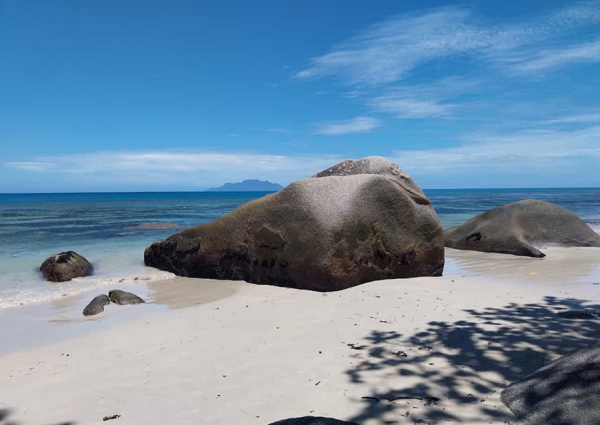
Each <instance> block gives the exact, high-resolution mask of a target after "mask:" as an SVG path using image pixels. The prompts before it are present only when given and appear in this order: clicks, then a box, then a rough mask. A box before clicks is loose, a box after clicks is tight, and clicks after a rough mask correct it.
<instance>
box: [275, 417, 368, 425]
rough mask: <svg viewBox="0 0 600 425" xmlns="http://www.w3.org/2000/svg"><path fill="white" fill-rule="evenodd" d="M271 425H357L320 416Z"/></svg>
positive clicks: (293, 419)
mask: <svg viewBox="0 0 600 425" xmlns="http://www.w3.org/2000/svg"><path fill="white" fill-rule="evenodd" d="M270 425H357V424H356V423H354V422H344V421H339V420H337V419H332V418H322V417H318V416H304V417H302V418H291V419H284V420H282V421H277V422H273V423H272V424H270Z"/></svg>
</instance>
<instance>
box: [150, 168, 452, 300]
mask: <svg viewBox="0 0 600 425" xmlns="http://www.w3.org/2000/svg"><path fill="white" fill-rule="evenodd" d="M355 163H357V164H358V165H356V166H353V165H352V164H355ZM342 164H346V165H343V166H342V165H341V164H338V166H336V167H332V168H331V169H329V170H325V171H324V172H323V173H319V174H317V175H316V176H315V177H314V178H308V179H303V180H298V181H295V182H293V183H292V184H290V185H289V186H287V187H286V188H284V189H283V190H281V191H279V192H277V193H274V194H271V195H267V196H265V197H263V198H260V199H257V200H254V201H252V202H249V203H247V204H245V205H242V206H241V207H239V208H237V209H236V210H235V211H233V212H231V213H229V214H227V215H225V216H223V217H221V218H219V219H217V220H215V221H213V222H211V223H207V224H204V225H201V226H196V227H191V228H188V229H186V230H183V231H181V232H179V233H176V234H175V235H173V236H171V237H169V238H167V239H166V240H164V241H162V242H156V243H153V244H152V245H151V246H150V247H148V248H147V249H146V251H145V253H144V261H145V263H146V265H148V266H151V267H156V268H159V269H162V270H167V271H170V272H173V273H175V274H177V275H180V276H191V277H202V278H210V279H231V280H245V281H247V282H254V283H262V284H270V285H278V286H287V287H292V288H300V289H310V290H316V291H335V290H340V289H345V288H349V287H352V286H356V285H359V284H361V283H365V282H370V281H373V280H379V279H391V278H408V277H416V276H439V275H441V274H442V270H443V266H444V235H443V228H442V226H441V223H440V221H439V219H438V217H437V215H436V213H435V211H434V209H433V206H432V205H431V202H429V200H428V199H427V198H426V197H425V195H424V194H423V192H422V191H421V189H420V188H419V187H418V186H417V185H416V183H414V182H413V181H412V179H410V177H408V176H407V175H406V174H405V173H403V172H402V171H401V170H400V169H399V168H398V166H396V165H395V164H393V163H392V162H390V161H388V160H386V159H384V158H377V157H374V158H366V159H364V160H360V161H355V162H350V163H349V162H348V161H345V162H344V163H342ZM348 164H349V165H348ZM344 169H345V170H346V171H344ZM361 173H363V174H361Z"/></svg>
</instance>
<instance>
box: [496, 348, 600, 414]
mask: <svg viewBox="0 0 600 425" xmlns="http://www.w3.org/2000/svg"><path fill="white" fill-rule="evenodd" d="M599 400H600V344H598V345H593V346H591V347H588V348H584V349H583V350H579V351H576V352H575V353H573V354H570V355H568V356H564V357H561V358H560V359H558V360H556V361H554V362H552V363H550V364H548V365H546V366H544V367H542V368H541V369H538V370H537V371H535V372H533V373H532V374H530V375H528V376H526V377H524V378H523V379H521V380H520V381H517V382H515V383H513V384H511V385H510V386H509V387H508V388H507V389H506V390H504V391H503V392H502V402H503V403H504V404H506V406H508V408H509V409H510V410H512V411H513V412H514V413H515V415H517V417H518V418H519V419H521V420H522V422H519V423H522V424H524V425H564V424H572V425H575V424H581V425H583V424H600V403H599V402H598V401H599Z"/></svg>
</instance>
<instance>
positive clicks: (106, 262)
mask: <svg viewBox="0 0 600 425" xmlns="http://www.w3.org/2000/svg"><path fill="white" fill-rule="evenodd" d="M95 248H96V249H95V250H92V249H90V248H88V249H87V250H86V252H92V254H91V255H89V256H86V257H87V259H88V260H89V261H90V262H91V263H92V265H93V266H94V272H93V274H92V275H91V276H87V277H82V278H76V279H73V280H71V281H68V282H47V281H46V280H44V278H43V277H42V275H41V273H40V271H39V266H40V264H41V263H42V261H43V260H44V258H43V257H41V256H29V257H25V258H2V261H0V310H1V309H5V308H9V307H16V306H21V305H28V304H33V303H40V302H47V301H54V300H58V299H60V298H63V297H65V296H72V295H77V294H81V293H84V292H87V291H89V290H92V289H96V288H98V289H100V288H102V289H103V290H104V291H107V290H109V289H118V286H119V285H125V284H131V283H136V282H138V281H156V280H164V279H169V278H172V277H174V276H175V275H174V274H172V273H169V272H164V271H162V270H158V269H154V268H151V267H146V266H145V265H144V263H143V261H142V259H141V258H140V257H141V256H140V255H139V251H140V250H139V249H137V248H135V249H132V248H130V247H127V248H123V247H120V248H117V247H113V249H112V250H111V249H105V247H101V246H96V247H95Z"/></svg>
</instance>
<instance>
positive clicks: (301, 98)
mask: <svg viewBox="0 0 600 425" xmlns="http://www.w3.org/2000/svg"><path fill="white" fill-rule="evenodd" d="M0 53H1V54H2V60H1V61H0V147H1V148H0V154H1V156H0V192H5V193H6V192H73V191H129V190H134V191H135V190H140V191H155V190H197V189H204V188H207V187H211V186H215V185H220V184H222V183H224V182H227V181H240V180H242V179H245V178H260V179H268V180H271V181H276V182H279V183H282V184H287V183H289V182H290V181H292V180H295V179H298V178H302V177H305V176H308V175H311V174H312V173H314V172H317V171H319V170H321V169H324V168H326V167H327V166H329V165H331V164H333V163H335V162H337V161H339V160H342V159H346V158H361V157H364V156H368V155H382V156H386V157H388V158H390V159H392V160H393V161H395V162H396V163H397V164H398V165H399V166H400V167H401V168H402V169H404V170H405V171H406V172H408V173H409V174H411V175H412V176H413V177H414V178H415V179H416V180H417V182H418V183H419V184H420V185H421V186H422V187H424V188H463V187H569V186H575V187H581V186H600V101H599V99H600V1H588V2H558V1H549V0H542V1H527V2H525V1H519V2H517V1H514V2H513V1H503V2H491V1H487V0H486V1H475V2H467V3H448V2H439V1H388V0H379V1H376V2H372V1H369V2H367V1H351V0H347V1H341V0H340V1H316V0H315V1H313V0H304V1H291V0H290V1H281V0H270V1H255V2H249V1H246V0H241V1H229V0H219V1H202V2H199V1H173V2H166V1H149V0H146V1H122V0H118V1H114V0H103V1H101V2H82V1H78V0H73V1H61V0H54V1H42V0H38V1H29V0H4V1H3V2H2V5H1V6H0Z"/></svg>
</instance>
